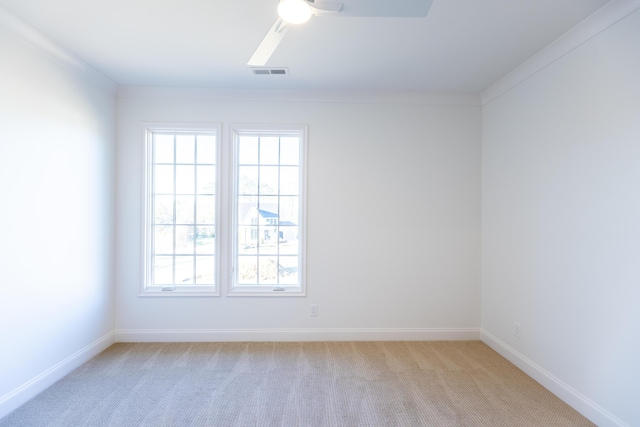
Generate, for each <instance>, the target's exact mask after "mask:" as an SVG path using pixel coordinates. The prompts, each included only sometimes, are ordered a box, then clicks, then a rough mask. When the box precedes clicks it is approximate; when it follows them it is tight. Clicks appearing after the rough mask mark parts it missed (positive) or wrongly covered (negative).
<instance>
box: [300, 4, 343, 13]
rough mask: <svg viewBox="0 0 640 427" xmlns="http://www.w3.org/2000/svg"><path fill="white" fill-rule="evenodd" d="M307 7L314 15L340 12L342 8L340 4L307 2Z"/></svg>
mask: <svg viewBox="0 0 640 427" xmlns="http://www.w3.org/2000/svg"><path fill="white" fill-rule="evenodd" d="M307 4H308V5H309V7H310V8H311V9H312V10H313V13H314V14H318V13H324V12H340V11H341V10H342V7H343V6H344V5H343V4H342V3H333V2H320V1H314V2H309V1H307Z"/></svg>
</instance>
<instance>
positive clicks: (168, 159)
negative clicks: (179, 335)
mask: <svg viewBox="0 0 640 427" xmlns="http://www.w3.org/2000/svg"><path fill="white" fill-rule="evenodd" d="M219 133H220V132H219V129H218V127H216V126H194V125H184V126H180V125H172V126H171V127H162V126H154V125H149V126H147V127H146V128H145V145H146V147H145V148H146V168H145V173H146V177H145V178H146V179H145V182H146V198H145V199H146V206H145V250H144V265H145V268H144V271H145V277H144V281H143V289H142V290H143V293H145V294H153V293H157V294H165V293H167V294H174V295H181V294H183V295H197V294H198V293H202V294H208V295H211V294H212V293H214V294H215V293H216V292H217V290H218V289H219V286H218V280H217V278H218V277H219V274H218V271H219V268H218V266H219V262H218V256H217V255H218V253H219V250H218V248H219V244H218V241H219V239H218V236H219V227H218V224H219V221H218V210H217V206H218V204H219V203H218V194H219V191H218V189H217V185H218V182H219V179H218V174H219V168H218V153H219V151H220V150H219V142H218V135H219Z"/></svg>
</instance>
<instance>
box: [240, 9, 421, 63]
mask: <svg viewBox="0 0 640 427" xmlns="http://www.w3.org/2000/svg"><path fill="white" fill-rule="evenodd" d="M432 1H433V0H343V2H342V3H336V2H332V1H330V0H329V1H325V0H280V3H279V4H278V18H277V19H276V21H275V22H274V23H273V25H272V26H271V28H270V29H269V32H268V33H267V35H266V36H264V38H263V39H262V42H260V44H259V45H258V48H257V49H256V51H255V52H254V53H253V55H252V56H251V58H250V59H249V62H248V63H247V65H249V66H250V67H262V66H264V65H265V64H266V63H267V61H268V60H269V58H270V57H271V55H272V54H273V52H274V51H275V50H276V48H277V47H278V45H279V44H280V42H281V41H282V39H283V38H284V36H285V34H286V33H287V31H288V30H289V28H290V25H296V24H302V23H304V22H307V21H308V20H309V18H310V17H311V16H312V15H314V16H318V17H334V16H335V17H378V18H387V17H393V18H399V17H424V16H426V15H427V13H428V12H429V8H430V7H431V3H432Z"/></svg>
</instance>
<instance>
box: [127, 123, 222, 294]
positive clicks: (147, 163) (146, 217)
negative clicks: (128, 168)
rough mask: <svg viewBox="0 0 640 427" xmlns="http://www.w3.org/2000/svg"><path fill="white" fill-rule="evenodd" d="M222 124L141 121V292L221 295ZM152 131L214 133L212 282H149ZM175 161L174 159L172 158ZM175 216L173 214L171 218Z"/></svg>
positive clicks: (151, 240)
mask: <svg viewBox="0 0 640 427" xmlns="http://www.w3.org/2000/svg"><path fill="white" fill-rule="evenodd" d="M221 130H222V129H221V125H220V124H218V123H156V122H146V123H142V124H141V131H142V141H144V143H143V144H142V145H143V153H142V154H143V159H144V168H143V179H142V194H143V195H144V206H143V215H142V230H143V232H144V240H143V244H142V251H141V252H142V254H141V255H142V260H141V261H142V262H141V266H142V269H143V274H142V278H141V279H142V280H140V293H139V295H140V296H152V297H198V296H206V297H212V296H219V295H220V288H221V286H220V278H221V277H222V274H221V270H220V267H221V251H220V249H221V237H222V236H221V233H220V229H221V224H220V220H221V214H220V211H221V192H220V190H221V177H222V171H221V169H222V162H221V159H222V158H223V157H222V154H221V147H222V142H221V140H222V132H221ZM154 133H176V134H180V133H208V134H214V135H215V137H216V163H215V165H216V189H215V191H216V194H215V219H214V220H215V231H214V233H215V249H214V251H215V253H214V259H215V260H214V262H215V267H214V269H215V270H214V283H215V284H214V285H197V284H194V285H190V286H179V287H173V286H167V287H162V286H154V285H151V284H150V283H151V280H152V277H153V271H152V262H151V257H152V256H153V250H154V249H153V248H154V242H153V233H152V226H153V220H152V215H153V213H154V212H153V188H152V185H153V168H152V163H153V157H152V155H153V151H152V144H153V134H154ZM174 161H175V159H174ZM174 220H175V218H174Z"/></svg>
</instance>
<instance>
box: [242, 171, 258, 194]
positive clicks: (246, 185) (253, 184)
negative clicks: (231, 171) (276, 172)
mask: <svg viewBox="0 0 640 427" xmlns="http://www.w3.org/2000/svg"><path fill="white" fill-rule="evenodd" d="M238 187H239V191H238V193H239V194H258V168H257V167H256V166H240V167H239V168H238Z"/></svg>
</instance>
